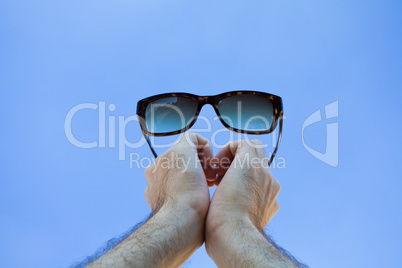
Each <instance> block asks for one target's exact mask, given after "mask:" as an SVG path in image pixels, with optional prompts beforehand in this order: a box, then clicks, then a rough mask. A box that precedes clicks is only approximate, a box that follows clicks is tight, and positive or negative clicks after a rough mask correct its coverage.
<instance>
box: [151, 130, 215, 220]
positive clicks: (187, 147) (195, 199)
mask: <svg viewBox="0 0 402 268" xmlns="http://www.w3.org/2000/svg"><path fill="white" fill-rule="evenodd" d="M211 158H212V148H211V146H210V144H209V142H208V140H206V139H205V138H203V137H201V136H200V135H197V134H194V133H189V132H188V133H186V134H185V135H184V136H183V138H182V139H181V140H180V141H179V142H178V143H177V144H175V145H174V146H173V147H172V148H170V149H169V150H168V151H167V152H165V153H164V154H162V155H160V156H159V157H158V158H157V159H156V160H155V163H154V164H153V165H151V166H149V167H148V168H147V169H146V170H145V175H146V178H147V182H148V187H147V188H146V189H145V192H144V195H145V199H146V200H147V202H148V204H149V206H150V207H151V209H152V211H153V213H154V214H155V213H156V212H158V211H159V210H160V209H161V208H162V207H165V206H168V207H172V206H173V207H180V208H191V209H193V210H194V211H195V212H197V213H198V215H199V216H200V218H201V221H202V223H204V219H205V216H206V214H207V211H208V207H209V203H210V199H209V190H208V182H207V179H209V180H214V178H215V171H214V170H213V169H212V168H211V167H210V166H209V165H202V163H204V162H205V161H206V159H211ZM203 167H204V168H203Z"/></svg>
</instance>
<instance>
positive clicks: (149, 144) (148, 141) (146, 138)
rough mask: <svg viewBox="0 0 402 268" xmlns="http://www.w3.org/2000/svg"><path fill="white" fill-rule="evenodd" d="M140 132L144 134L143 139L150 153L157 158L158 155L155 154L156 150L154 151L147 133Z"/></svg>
mask: <svg viewBox="0 0 402 268" xmlns="http://www.w3.org/2000/svg"><path fill="white" fill-rule="evenodd" d="M142 134H143V135H144V138H145V140H146V141H147V143H148V146H149V149H151V152H152V154H153V155H154V157H155V158H157V157H158V155H157V154H156V152H155V150H154V148H152V145H151V141H150V140H149V137H148V135H147V134H145V133H144V132H142Z"/></svg>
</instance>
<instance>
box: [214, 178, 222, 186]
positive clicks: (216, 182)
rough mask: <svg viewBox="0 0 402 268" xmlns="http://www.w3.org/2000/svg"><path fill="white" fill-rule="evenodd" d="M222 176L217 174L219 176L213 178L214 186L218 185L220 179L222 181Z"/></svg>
mask: <svg viewBox="0 0 402 268" xmlns="http://www.w3.org/2000/svg"><path fill="white" fill-rule="evenodd" d="M223 176H224V175H219V176H217V177H216V180H215V182H214V183H215V185H216V186H218V185H219V183H221V181H222V179H223Z"/></svg>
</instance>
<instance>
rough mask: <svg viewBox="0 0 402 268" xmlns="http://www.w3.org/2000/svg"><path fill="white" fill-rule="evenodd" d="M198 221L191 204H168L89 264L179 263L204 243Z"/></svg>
mask: <svg viewBox="0 0 402 268" xmlns="http://www.w3.org/2000/svg"><path fill="white" fill-rule="evenodd" d="M199 222H200V219H199V216H198V214H197V213H196V212H195V211H193V210H192V209H191V208H189V207H180V206H179V205H177V204H174V205H166V206H164V207H162V208H161V209H160V210H159V211H158V213H156V214H155V215H154V216H153V217H152V218H151V219H150V220H148V221H147V222H146V223H145V224H144V225H143V226H141V227H140V228H139V229H138V230H137V231H136V232H134V233H133V234H131V235H130V236H129V237H127V238H126V239H125V240H124V241H123V242H121V243H120V244H118V245H117V246H116V247H115V248H114V249H112V250H111V251H109V252H108V253H106V254H105V255H103V256H102V257H100V258H99V259H98V260H96V261H94V262H92V263H91V264H90V265H89V266H88V267H99V268H100V267H178V266H180V265H181V264H183V263H184V262H185V261H186V260H187V259H188V258H189V257H190V256H191V254H192V253H193V252H194V251H195V250H196V249H197V248H199V247H200V246H201V245H202V243H203V240H202V237H201V236H200V235H199V234H200V233H202V232H203V226H202V224H199Z"/></svg>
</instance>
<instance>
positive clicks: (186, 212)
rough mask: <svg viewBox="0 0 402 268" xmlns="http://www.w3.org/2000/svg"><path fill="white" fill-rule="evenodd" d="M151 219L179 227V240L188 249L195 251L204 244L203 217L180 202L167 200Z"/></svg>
mask: <svg viewBox="0 0 402 268" xmlns="http://www.w3.org/2000/svg"><path fill="white" fill-rule="evenodd" d="M153 217H154V218H157V219H158V221H160V222H164V223H166V224H174V225H175V226H177V227H179V228H180V232H178V234H179V236H180V239H182V241H183V243H187V244H188V245H189V247H191V248H196V249H197V248H199V247H200V246H202V244H203V243H204V223H205V216H203V215H202V213H200V212H199V211H197V210H196V209H194V208H192V207H190V206H188V205H186V204H184V203H182V202H178V201H176V200H169V201H168V202H166V203H165V204H164V205H163V206H162V207H161V208H160V210H159V211H158V212H157V213H156V214H155V215H154V216H153Z"/></svg>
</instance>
